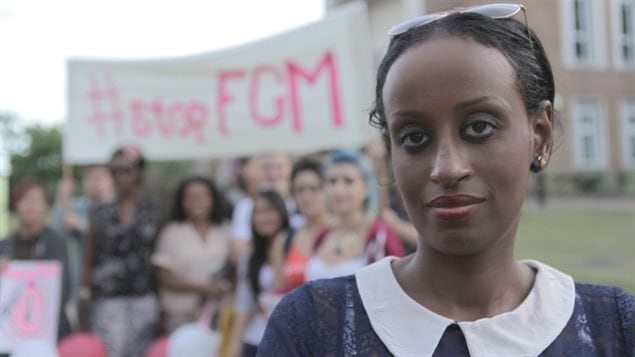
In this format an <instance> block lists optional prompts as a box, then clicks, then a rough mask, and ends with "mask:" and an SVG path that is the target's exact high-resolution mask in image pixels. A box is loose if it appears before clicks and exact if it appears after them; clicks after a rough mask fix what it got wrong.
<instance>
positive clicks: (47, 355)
mask: <svg viewBox="0 0 635 357" xmlns="http://www.w3.org/2000/svg"><path fill="white" fill-rule="evenodd" d="M34 356H37V357H58V354H57V348H55V345H53V344H51V343H46V342H43V341H36V340H33V341H24V342H21V343H20V344H19V345H17V346H16V347H15V348H14V349H13V352H12V353H11V357H34Z"/></svg>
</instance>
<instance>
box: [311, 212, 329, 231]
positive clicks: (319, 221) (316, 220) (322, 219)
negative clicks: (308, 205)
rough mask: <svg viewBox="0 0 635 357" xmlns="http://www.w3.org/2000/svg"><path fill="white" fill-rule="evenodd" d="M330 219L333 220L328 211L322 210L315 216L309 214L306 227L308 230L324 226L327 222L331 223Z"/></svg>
mask: <svg viewBox="0 0 635 357" xmlns="http://www.w3.org/2000/svg"><path fill="white" fill-rule="evenodd" d="M330 221H331V216H330V215H329V214H328V213H327V212H322V213H320V214H316V215H313V216H307V217H306V223H305V225H304V227H305V228H306V229H307V230H312V229H316V228H320V227H324V226H325V225H326V224H328V223H330Z"/></svg>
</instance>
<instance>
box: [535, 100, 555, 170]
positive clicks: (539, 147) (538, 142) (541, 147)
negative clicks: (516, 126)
mask: <svg viewBox="0 0 635 357" xmlns="http://www.w3.org/2000/svg"><path fill="white" fill-rule="evenodd" d="M553 115H554V113H553V105H552V104H551V102H550V101H548V100H545V101H543V102H542V103H540V110H539V111H538V113H537V114H536V115H535V116H534V117H533V119H532V121H531V123H530V127H531V131H532V138H533V152H532V155H533V156H532V157H533V158H536V157H538V156H542V157H543V158H544V159H545V161H546V162H549V159H550V156H551V149H552V147H553Z"/></svg>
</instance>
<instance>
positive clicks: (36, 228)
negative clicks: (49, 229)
mask: <svg viewBox="0 0 635 357" xmlns="http://www.w3.org/2000/svg"><path fill="white" fill-rule="evenodd" d="M42 230H44V222H41V223H37V224H29V225H25V224H22V225H20V227H19V228H18V235H19V236H20V237H22V238H32V237H34V236H36V235H38V234H39V233H40V232H42Z"/></svg>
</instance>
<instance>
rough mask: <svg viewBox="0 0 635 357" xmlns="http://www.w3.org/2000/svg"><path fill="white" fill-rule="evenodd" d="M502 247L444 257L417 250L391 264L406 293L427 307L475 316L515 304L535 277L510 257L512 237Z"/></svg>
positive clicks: (465, 317) (458, 316) (464, 318)
mask: <svg viewBox="0 0 635 357" xmlns="http://www.w3.org/2000/svg"><path fill="white" fill-rule="evenodd" d="M501 249H502V250H492V251H491V252H485V253H483V254H478V255H474V256H467V257H465V256H458V257H457V256H447V255H445V256H444V255H441V254H436V253H434V252H430V250H431V249H425V248H424V249H420V250H418V251H417V254H415V255H414V256H412V257H411V258H410V259H406V260H404V261H403V262H402V263H401V264H400V265H397V266H396V267H395V275H396V276H397V280H398V281H399V282H400V285H401V286H402V287H403V288H404V290H405V291H406V293H407V294H408V295H409V296H410V297H412V298H413V299H414V300H415V301H417V302H418V303H419V304H421V305H423V306H425V307H427V308H428V309H430V310H432V311H434V312H436V313H438V314H439V315H442V316H446V317H448V318H451V319H454V320H455V321H475V320H478V319H480V318H485V317H492V316H495V315H498V314H501V313H504V312H508V311H511V310H513V309H515V308H516V307H517V306H518V305H520V304H521V303H522V301H523V300H524V299H525V297H526V296H527V294H529V291H530V290H531V287H532V286H533V281H534V277H535V272H534V271H533V270H532V269H531V268H530V267H529V266H527V265H524V264H522V263H518V262H517V261H516V260H515V259H514V256H513V242H512V243H511V244H509V246H504V247H501Z"/></svg>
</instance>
